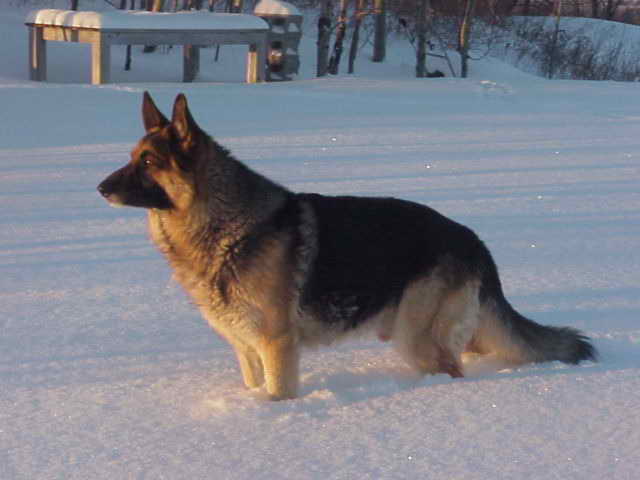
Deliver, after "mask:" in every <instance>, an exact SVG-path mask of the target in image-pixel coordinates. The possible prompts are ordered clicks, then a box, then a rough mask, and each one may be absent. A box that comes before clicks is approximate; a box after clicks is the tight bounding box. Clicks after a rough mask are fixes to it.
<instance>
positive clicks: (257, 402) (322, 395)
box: [207, 355, 624, 419]
mask: <svg viewBox="0 0 640 480" xmlns="http://www.w3.org/2000/svg"><path fill="white" fill-rule="evenodd" d="M366 363H367V362H365V364H364V365H358V364H357V363H356V362H353V363H352V364H351V362H350V361H349V360H346V361H345V364H343V365H342V366H341V368H338V367H334V366H321V367H318V364H317V363H316V364H315V367H314V366H310V365H308V366H307V368H304V367H303V369H302V370H303V373H302V375H301V382H300V391H299V397H298V398H296V399H293V400H284V401H279V402H271V401H268V398H267V395H266V393H265V391H264V389H254V390H252V391H250V392H247V391H246V390H243V389H236V388H229V389H228V390H227V391H226V392H220V391H218V392H217V394H216V395H215V398H213V396H212V397H211V398H209V400H208V401H207V404H208V407H209V408H212V409H213V410H214V411H216V412H217V413H224V412H225V411H226V412H227V413H232V412H235V413H237V412H238V411H245V412H246V411H253V412H254V414H258V415H259V416H260V415H265V416H267V417H269V418H272V416H273V415H276V416H277V417H278V418H280V417H282V418H283V419H286V418H291V416H304V417H315V418H321V417H324V416H328V415H331V413H332V411H333V410H334V409H336V408H338V409H339V408H343V407H348V406H351V405H356V404H359V403H364V402H369V401H371V400H374V399H377V398H385V397H389V398H390V397H393V396H394V395H397V394H401V393H403V392H410V391H413V390H424V389H430V388H435V387H438V386H440V385H451V386H454V385H456V384H458V385H459V384H461V383H462V384H464V383H470V382H480V381H496V380H499V381H509V380H513V379H515V378H527V377H544V376H547V377H548V376H556V375H567V374H576V373H577V372H579V373H580V375H582V376H584V375H588V374H593V373H598V372H602V371H603V370H611V369H612V365H607V366H604V365H602V364H597V363H593V362H586V363H584V364H582V365H579V366H576V365H565V364H562V363H560V362H552V363H544V364H537V365H536V364H528V365H523V366H521V367H515V368H514V367H509V366H507V365H505V364H504V363H501V362H500V361H498V360H497V359H495V358H492V357H490V356H477V355H465V356H464V357H463V363H464V371H465V377H464V378H451V377H449V376H448V375H445V374H439V375H427V376H420V375H418V374H416V373H415V372H413V371H412V370H410V369H409V367H407V366H406V365H404V364H403V363H402V361H401V360H400V359H398V360H397V361H394V359H392V358H391V357H390V356H387V355H384V356H383V358H381V359H380V363H384V365H380V364H377V362H376V364H366ZM620 367H622V366H621V365H620ZM622 368H624V367H622ZM613 369H617V368H615V367H614V368H613ZM235 387H237V385H235ZM232 390H233V391H232ZM220 393H222V395H220ZM210 413H211V412H210Z"/></svg>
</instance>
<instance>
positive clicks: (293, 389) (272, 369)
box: [260, 334, 300, 400]
mask: <svg viewBox="0 0 640 480" xmlns="http://www.w3.org/2000/svg"><path fill="white" fill-rule="evenodd" d="M299 357H300V355H299V351H298V345H297V342H296V341H295V339H294V337H293V335H290V334H284V335H281V336H279V337H276V338H265V339H264V341H263V342H262V345H261V348H260V358H261V359H262V365H263V367H264V377H265V384H266V387H267V393H268V394H269V398H270V399H271V400H285V399H288V398H295V397H296V396H297V394H298V364H299V361H300V358H299Z"/></svg>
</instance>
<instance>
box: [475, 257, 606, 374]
mask: <svg viewBox="0 0 640 480" xmlns="http://www.w3.org/2000/svg"><path fill="white" fill-rule="evenodd" d="M487 253H488V252H487ZM488 259H489V262H488V263H487V264H485V268H483V275H482V276H483V279H482V286H481V290H480V303H481V306H480V319H479V320H480V324H479V327H478V330H477V332H476V334H475V335H474V338H473V341H472V344H471V347H472V350H475V351H478V352H481V353H492V354H495V355H497V356H498V357H499V358H501V359H503V360H504V361H507V362H509V363H511V364H521V363H530V362H549V361H554V360H558V361H560V362H564V363H571V364H577V363H580V362H582V361H584V360H596V358H597V352H596V349H595V348H594V347H593V345H591V343H590V342H589V339H588V338H587V337H586V336H585V335H583V334H582V333H581V332H580V331H578V330H576V329H574V328H570V327H551V326H545V325H540V324H538V323H536V322H534V321H533V320H530V319H528V318H526V317H524V316H523V315H521V314H520V313H518V312H517V311H516V310H515V309H514V308H513V307H512V306H511V304H509V302H508V301H507V299H506V298H505V297H504V294H503V292H502V286H501V284H500V280H499V278H498V272H497V269H496V267H495V264H494V263H493V260H492V259H491V257H490V256H489V257H488Z"/></svg>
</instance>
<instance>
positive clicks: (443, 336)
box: [391, 272, 479, 377]
mask: <svg viewBox="0 0 640 480" xmlns="http://www.w3.org/2000/svg"><path fill="white" fill-rule="evenodd" d="M478 304H479V302H478V286H477V282H469V283H467V284H464V285H462V286H461V287H458V288H455V289H453V288H451V287H449V286H447V285H446V283H445V282H444V280H443V278H442V276H440V275H439V274H438V273H437V272H436V273H434V275H432V276H430V277H429V278H427V279H422V280H418V281H416V282H414V283H413V284H412V285H410V286H409V287H408V288H407V289H406V290H405V293H404V295H403V297H402V300H401V302H400V305H399V307H398V312H397V317H396V319H395V324H394V326H393V329H392V334H391V337H392V340H393V343H394V346H395V347H396V349H397V350H398V351H399V352H400V354H401V355H402V356H403V357H404V358H405V360H406V361H407V363H409V365H411V366H413V367H414V368H415V369H416V370H418V371H419V372H420V373H422V374H426V373H430V374H434V373H447V374H449V375H451V376H452V377H461V376H463V373H462V361H461V355H462V353H463V351H464V350H465V347H466V345H467V343H468V342H469V340H470V339H471V337H472V336H473V334H474V332H475V329H476V326H477V321H478Z"/></svg>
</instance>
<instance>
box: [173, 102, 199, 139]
mask: <svg viewBox="0 0 640 480" xmlns="http://www.w3.org/2000/svg"><path fill="white" fill-rule="evenodd" d="M171 124H172V125H173V128H174V129H175V130H176V133H177V134H178V137H179V138H180V141H181V142H182V143H183V145H184V146H185V147H187V148H189V147H191V146H192V145H193V144H194V143H195V141H196V138H197V137H198V135H199V134H200V132H201V130H200V127H199V126H198V124H197V123H196V121H195V120H194V119H193V117H192V116H191V112H190V111H189V106H188V105H187V97H185V96H184V94H182V93H180V94H178V96H177V97H176V101H175V103H174V104H173V115H172V117H171Z"/></svg>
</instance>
